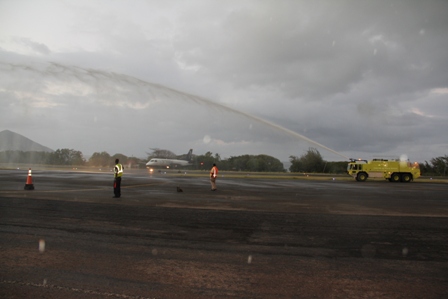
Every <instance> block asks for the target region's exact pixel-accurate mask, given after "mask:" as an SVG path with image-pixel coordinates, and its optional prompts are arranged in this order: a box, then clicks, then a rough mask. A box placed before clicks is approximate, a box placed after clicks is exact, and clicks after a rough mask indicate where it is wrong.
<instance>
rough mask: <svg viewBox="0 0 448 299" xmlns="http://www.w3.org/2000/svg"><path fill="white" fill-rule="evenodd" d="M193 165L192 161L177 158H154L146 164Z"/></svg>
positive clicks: (167, 165) (166, 165) (164, 165)
mask: <svg viewBox="0 0 448 299" xmlns="http://www.w3.org/2000/svg"><path fill="white" fill-rule="evenodd" d="M188 165H191V163H190V162H188V161H186V160H177V159H162V158H154V159H151V160H149V162H148V163H146V166H151V167H155V166H159V167H176V166H188Z"/></svg>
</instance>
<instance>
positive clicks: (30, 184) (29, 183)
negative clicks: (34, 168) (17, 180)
mask: <svg viewBox="0 0 448 299" xmlns="http://www.w3.org/2000/svg"><path fill="white" fill-rule="evenodd" d="M24 189H25V190H34V185H33V177H32V176H31V168H30V169H29V170H28V177H27V178H26V184H25V188H24Z"/></svg>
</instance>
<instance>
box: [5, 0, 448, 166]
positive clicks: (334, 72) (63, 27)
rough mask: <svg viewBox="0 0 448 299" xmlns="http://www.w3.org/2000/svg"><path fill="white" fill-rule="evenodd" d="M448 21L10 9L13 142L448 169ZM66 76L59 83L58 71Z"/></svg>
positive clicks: (236, 9) (98, 7)
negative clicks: (401, 159) (395, 159)
mask: <svg viewBox="0 0 448 299" xmlns="http://www.w3.org/2000/svg"><path fill="white" fill-rule="evenodd" d="M447 8H448V3H447V2H446V1H437V0H430V1H400V0H393V1H286V0H281V1H201V0H197V1H188V2H187V1H166V2H163V3H161V1H135V3H134V5H133V6H129V5H127V2H126V1H115V2H113V3H112V4H111V3H110V2H108V1H64V2H60V1H50V0H49V1H40V2H39V4H38V5H37V4H35V3H25V2H21V1H4V2H1V3H0V17H1V18H0V25H1V26H0V61H1V63H2V68H1V73H0V76H1V77H2V85H1V86H0V102H1V104H2V107H4V108H2V109H4V111H5V112H6V113H4V114H5V115H7V117H5V118H3V119H2V121H1V122H0V129H8V130H11V131H17V133H20V134H22V135H25V136H27V137H28V138H31V139H33V140H36V141H37V142H39V143H41V144H44V145H46V146H49V147H52V148H63V147H72V148H75V149H79V150H82V151H86V152H90V153H92V152H93V151H103V150H106V151H110V152H111V153H115V152H122V153H124V154H127V155H139V156H144V155H145V151H148V149H149V148H154V147H159V148H167V149H169V150H172V151H174V152H176V153H184V152H186V149H188V148H194V149H195V152H196V153H198V152H199V153H200V152H206V151H212V152H214V153H219V154H221V156H223V157H228V156H230V155H239V154H246V153H247V154H270V155H272V156H275V157H278V158H280V159H281V160H282V161H285V160H287V159H288V157H289V156H290V155H301V154H302V153H303V152H304V151H306V149H307V148H308V147H310V146H311V147H313V146H315V144H314V145H313V142H317V143H319V144H322V145H323V146H324V147H328V148H329V149H331V150H334V151H337V152H338V153H340V154H341V155H342V156H350V157H353V156H356V157H359V156H363V157H366V156H367V158H368V157H371V156H381V155H387V156H392V155H393V156H400V155H402V154H407V155H408V156H409V157H413V158H414V159H418V160H420V161H423V160H427V159H430V158H432V157H435V156H443V155H445V154H446V152H445V148H446V146H447V145H448V142H447V140H446V138H445V137H444V136H445V135H446V134H445V132H446V130H447V129H448V128H447V126H448V125H447V124H448V122H447V110H448V105H447V97H448V86H447V85H448V83H447V82H448V73H447V72H446V69H447V67H448V65H447V64H448V52H447V51H446V48H447V46H448V30H447V29H448V9H447ZM50 15H51V16H52V17H53V18H54V19H52V18H50ZM36 65H37V66H38V67H37V69H35V68H34V67H36ZM13 66H15V69H14V67H13ZM55 66H57V67H55ZM52 67H53V68H54V69H55V70H56V69H58V70H59V72H53V73H52V72H46V71H49V70H50V69H51V68H52ZM27 68H28V70H27ZM61 69H64V71H60V70H61ZM26 70H27V71H26ZM43 70H45V72H44V73H42V74H43V75H41V76H39V75H38V73H39V71H43ZM3 79H4V80H3ZM148 86H151V88H148ZM156 86H158V88H156ZM155 89H157V92H155V91H154V90H155ZM186 95H188V99H189V100H188V101H184V100H182V98H183V97H185V96H186ZM195 99H196V100H195ZM198 99H205V100H206V101H201V100H198ZM214 104H216V105H214ZM220 105H224V106H226V107H230V110H226V109H222V108H221V109H218V107H220ZM232 111H233V112H232ZM235 111H236V113H234V112H235ZM247 114H249V115H254V116H255V117H256V118H259V119H261V120H262V121H261V122H257V121H254V119H251V118H250V117H247ZM245 115H246V116H245ZM263 121H265V123H263ZM269 124H273V125H269ZM276 125H278V126H282V127H284V128H286V130H283V131H282V130H278V129H276V128H275V126H276ZM288 130H291V131H293V132H294V133H295V134H297V135H303V136H304V137H307V138H309V139H311V142H308V141H306V138H298V137H297V136H295V137H294V136H293V135H294V134H289V133H288ZM48 136H52V137H57V138H49V137H48ZM68 136H70V137H68ZM117 138H120V140H121V141H120V142H117ZM320 150H322V154H323V156H324V158H328V159H330V160H338V159H341V155H334V153H332V152H331V151H328V150H326V149H325V148H322V147H320Z"/></svg>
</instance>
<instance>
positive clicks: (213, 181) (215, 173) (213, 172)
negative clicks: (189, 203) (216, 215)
mask: <svg viewBox="0 0 448 299" xmlns="http://www.w3.org/2000/svg"><path fill="white" fill-rule="evenodd" d="M217 176H218V167H216V164H213V167H212V169H211V170H210V183H211V184H212V191H216V177H217Z"/></svg>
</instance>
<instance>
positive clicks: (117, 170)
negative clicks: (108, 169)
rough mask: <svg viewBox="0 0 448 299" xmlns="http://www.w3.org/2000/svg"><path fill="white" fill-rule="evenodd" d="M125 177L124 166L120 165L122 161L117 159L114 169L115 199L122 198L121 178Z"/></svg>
mask: <svg viewBox="0 0 448 299" xmlns="http://www.w3.org/2000/svg"><path fill="white" fill-rule="evenodd" d="M122 176H123V165H121V164H120V160H118V159H115V167H114V194H115V195H114V198H119V197H120V196H121V177H122Z"/></svg>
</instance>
